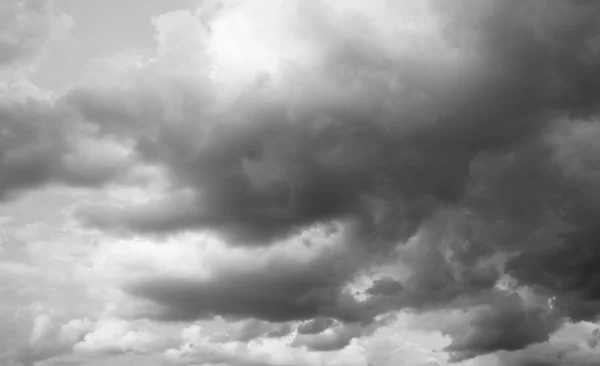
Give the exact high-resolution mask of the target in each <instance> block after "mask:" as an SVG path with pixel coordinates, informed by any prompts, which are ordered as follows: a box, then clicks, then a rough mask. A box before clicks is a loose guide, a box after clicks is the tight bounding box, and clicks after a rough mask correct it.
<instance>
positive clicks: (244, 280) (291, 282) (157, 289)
mask: <svg viewBox="0 0 600 366" xmlns="http://www.w3.org/2000/svg"><path fill="white" fill-rule="evenodd" d="M356 260H357V259H356V258H354V257H351V256H348V255H347V254H345V253H342V254H340V253H335V252H332V253H331V254H329V255H323V256H322V257H320V258H318V260H314V261H310V262H309V263H306V264H297V263H294V262H291V261H290V260H289V259H285V258H284V259H276V260H274V261H272V262H271V263H269V264H267V265H266V266H264V268H260V269H253V270H248V269H244V268H237V269H231V270H228V271H227V272H219V273H218V276H215V278H214V279H211V280H207V281H201V280H184V279H179V278H168V277H159V276H157V277H154V278H149V279H147V280H143V281H136V282H133V283H130V284H129V285H127V286H125V288H124V289H125V290H126V291H127V292H128V293H129V294H131V295H134V296H137V297H141V298H145V299H148V300H151V301H152V302H154V303H156V304H157V305H158V307H157V308H156V309H154V310H151V311H150V312H149V313H146V314H139V315H144V316H148V317H151V318H155V319H163V320H190V319H196V318H209V317H212V316H215V315H222V316H225V317H228V318H233V319H235V318H241V319H245V318H256V319H259V320H264V321H269V322H288V321H293V320H308V319H312V318H313V317H318V316H325V317H333V318H336V319H340V320H344V321H366V322H368V321H370V320H371V319H372V318H373V316H375V315H376V313H374V312H373V310H372V309H370V308H368V306H367V305H366V304H363V303H361V302H358V301H357V300H355V299H354V297H353V296H352V295H351V294H350V292H349V291H348V290H346V289H344V284H345V283H346V281H347V280H348V279H349V278H351V276H352V275H353V272H354V271H355V270H356V264H353V263H352V262H355V263H356Z"/></svg>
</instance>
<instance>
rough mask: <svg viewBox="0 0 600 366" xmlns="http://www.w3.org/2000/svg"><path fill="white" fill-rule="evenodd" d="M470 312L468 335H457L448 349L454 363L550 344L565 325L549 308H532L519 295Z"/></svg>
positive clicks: (506, 297) (497, 299)
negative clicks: (479, 356) (489, 354)
mask: <svg viewBox="0 0 600 366" xmlns="http://www.w3.org/2000/svg"><path fill="white" fill-rule="evenodd" d="M492 301H493V302H492V303H490V304H489V305H484V306H481V307H476V308H475V309H473V310H470V311H469V314H468V316H467V319H465V320H466V322H467V323H468V326H467V330H466V332H464V333H462V332H461V333H462V334H459V335H457V334H454V338H453V340H452V342H451V343H450V345H448V347H446V348H445V350H446V351H448V352H450V354H451V358H450V360H451V361H463V360H466V359H470V358H473V357H475V356H478V355H482V354H487V353H491V352H496V351H499V350H519V349H522V348H524V347H526V346H528V345H530V344H533V343H541V342H544V341H547V340H548V339H549V337H550V334H552V333H553V332H554V331H555V330H557V329H558V328H559V326H560V325H561V321H560V320H559V319H557V317H556V316H555V315H553V314H552V311H551V309H548V308H547V305H546V306H543V305H545V304H543V303H542V304H541V305H540V304H535V303H534V304H528V303H527V302H526V301H525V299H523V298H522V297H520V296H519V295H516V294H514V295H512V296H510V295H509V296H502V295H501V296H500V297H496V298H494V299H493V300H492Z"/></svg>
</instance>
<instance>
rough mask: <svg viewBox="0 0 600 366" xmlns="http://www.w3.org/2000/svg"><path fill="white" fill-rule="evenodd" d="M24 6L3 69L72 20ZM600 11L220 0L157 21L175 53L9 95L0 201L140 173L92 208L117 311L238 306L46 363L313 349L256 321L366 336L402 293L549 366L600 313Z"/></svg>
mask: <svg viewBox="0 0 600 366" xmlns="http://www.w3.org/2000/svg"><path fill="white" fill-rule="evenodd" d="M8 4H9V5H4V8H0V20H2V19H6V20H7V21H6V22H4V23H3V24H7V25H6V26H4V27H3V28H0V35H1V36H2V37H1V38H0V64H1V65H8V64H13V63H19V62H24V61H23V60H25V59H27V58H31V57H33V56H32V55H33V54H35V53H36V52H41V51H39V49H40V48H41V47H42V44H43V43H44V42H45V41H46V37H47V33H48V32H49V30H48V29H50V28H49V27H50V25H51V23H52V21H51V20H49V19H53V18H52V17H53V16H54V15H52V14H53V13H52V11H51V10H49V9H50V8H49V7H47V6H46V5H45V2H27V1H25V2H17V1H12V2H9V3H8ZM6 9H8V10H6ZM5 14H7V15H5ZM20 14H22V15H20ZM599 19H600V5H599V4H597V3H596V2H593V1H583V0H568V1H561V2H556V1H549V0H548V1H539V2H536V3H531V2H522V1H517V0H508V1H505V0H502V1H501V0H458V1H453V2H446V1H441V0H430V1H417V0H415V1H403V2H398V3H395V4H391V3H390V2H387V1H383V0H381V1H379V0H377V1H373V2H370V3H369V4H367V3H365V2H363V1H359V0H352V1H347V2H343V3H342V2H333V1H325V0H310V1H299V0H294V1H282V0H270V1H263V2H260V4H258V3H253V2H249V1H238V0H235V1H234V0H227V1H210V2H206V4H203V5H202V6H201V7H200V8H199V9H198V10H197V11H195V12H194V11H191V10H179V11H173V12H170V13H167V14H162V15H159V16H156V17H154V18H153V19H152V24H153V26H154V28H155V31H156V33H155V41H156V49H155V52H154V54H153V55H151V56H148V57H142V56H140V60H139V62H135V63H133V65H129V66H128V67H126V68H124V70H120V71H119V72H117V73H116V74H118V76H117V77H114V78H107V79H102V78H99V79H100V80H96V81H95V82H93V83H89V84H87V85H79V86H76V87H74V88H72V89H70V90H69V91H68V92H66V93H65V94H61V95H53V94H51V95H42V94H41V93H36V92H35V91H32V90H29V89H26V88H25V87H24V85H26V84H25V83H23V84H20V86H18V88H20V89H19V93H8V92H7V93H5V94H6V95H4V94H2V98H1V99H0V202H8V201H10V200H14V199H15V198H17V197H18V194H24V193H26V192H30V191H33V190H35V189H37V188H41V187H45V186H52V185H58V184H60V185H62V186H70V187H86V188H100V187H101V188H104V189H107V190H108V189H114V188H115V187H120V188H121V189H133V190H135V189H140V190H141V191H142V193H141V194H140V196H142V198H140V199H129V200H128V199H122V200H105V199H97V198H96V199H89V200H82V201H81V202H80V203H79V204H78V205H77V206H75V208H74V213H75V215H74V216H75V218H76V219H77V220H79V222H80V223H81V224H83V225H85V226H86V228H91V229H96V230H99V232H102V233H103V235H113V236H114V238H115V239H114V241H112V242H111V243H110V244H105V245H99V246H98V248H95V249H94V252H93V254H90V255H89V257H86V258H87V260H89V262H90V263H91V265H90V266H91V268H92V269H90V270H89V271H93V270H99V271H104V272H105V277H106V278H103V281H104V280H105V281H106V283H109V284H110V285H112V286H116V287H118V288H119V290H121V291H122V292H123V294H122V295H123V299H127V300H123V301H131V303H130V304H129V305H130V306H129V307H128V306H124V307H123V308H120V307H118V306H117V305H115V307H116V309H112V310H113V311H112V312H110V313H111V316H120V317H122V318H124V319H127V320H128V321H134V320H132V319H135V321H139V319H140V318H144V319H147V320H148V321H159V322H192V321H197V320H210V319H224V320H225V321H236V322H239V324H240V326H239V328H237V330H231V331H229V332H228V333H227V334H226V335H225V336H223V337H214V338H211V337H209V336H204V335H201V334H200V328H199V327H198V326H195V325H194V326H191V327H190V328H188V329H187V330H186V331H185V332H184V334H183V335H182V337H183V338H185V339H184V341H183V343H182V344H180V345H176V346H173V347H171V344H169V345H168V346H167V345H165V344H166V343H165V342H163V340H157V339H154V338H153V337H152V336H151V335H149V334H146V333H144V332H143V331H135V330H130V329H129V328H127V325H126V323H120V322H119V321H117V320H114V322H112V321H113V320H111V321H107V320H105V323H103V322H102V321H98V322H96V323H94V324H95V328H94V329H93V330H89V331H86V332H85V334H83V338H82V339H79V338H77V337H74V336H72V335H69V336H68V337H67V338H68V342H67V341H65V342H66V343H64V344H63V343H60V342H59V343H60V344H58V345H56V344H54V345H53V346H52V347H50V348H48V349H51V350H52V351H48V350H46V348H43V347H42V348H43V350H42V351H36V352H38V353H35V352H34V354H35V355H34V356H31V357H30V358H31V360H34V359H35V360H41V359H42V358H48V357H53V356H54V355H56V354H59V353H63V352H67V351H66V350H71V349H75V350H76V351H77V352H101V353H102V352H103V353H128V352H133V353H140V354H142V353H146V354H151V353H153V352H161V351H160V350H161V349H163V348H164V349H166V348H167V347H169V350H168V351H165V353H164V355H165V357H166V358H167V359H169V358H170V359H171V361H173V362H175V364H177V363H179V362H180V363H181V364H191V363H198V362H200V363H202V362H204V363H212V364H219V363H221V364H230V365H259V364H270V365H293V364H295V361H293V359H292V358H291V357H287V358H286V357H284V356H281V357H280V358H277V357H275V358H269V357H267V356H266V355H268V353H269V351H268V350H265V349H264V348H260V347H259V346H256V345H255V343H257V342H258V341H259V340H261V341H265V342H267V343H266V344H268V345H273V344H275V343H269V342H275V341H276V340H275V339H278V340H279V341H281V339H283V338H285V337H286V336H293V338H294V339H293V341H290V342H289V344H288V345H286V346H285V347H287V348H285V347H284V348H285V349H286V352H304V350H311V351H314V352H317V353H319V352H328V351H332V350H340V349H344V350H349V349H350V351H352V352H354V351H353V349H352V346H353V345H354V344H353V343H352V342H354V340H355V339H356V338H360V337H361V336H370V335H372V334H373V333H374V332H375V331H376V329H377V328H378V327H380V326H383V324H387V323H386V322H387V321H388V320H389V319H391V318H385V316H386V315H387V316H390V317H392V316H394V315H395V314H397V312H399V311H405V312H409V313H411V314H413V315H415V316H420V315H422V314H426V313H428V312H445V311H446V312H449V314H460V315H458V317H459V318H460V319H462V320H463V325H462V326H460V325H458V323H457V322H456V321H452V320H448V319H445V320H444V321H445V322H446V323H444V322H442V323H440V324H442V326H441V328H443V329H441V331H442V332H443V333H444V334H446V335H448V336H449V337H450V338H451V340H450V343H449V345H448V346H447V347H445V348H444V351H445V352H448V353H449V354H450V361H452V362H470V361H468V360H470V359H473V358H477V357H487V356H486V355H490V354H497V355H501V356H498V357H499V358H498V359H499V362H504V361H506V360H509V361H510V360H514V362H521V364H523V365H526V364H536V362H537V364H544V363H543V362H546V361H543V360H542V359H540V358H539V357H538V355H537V353H538V351H539V352H542V353H543V352H546V351H545V349H546V348H545V347H554V346H549V344H550V343H549V340H551V335H552V334H554V333H555V332H557V330H560V329H562V328H561V327H562V326H563V325H564V324H565V322H567V321H572V322H578V321H595V320H597V318H598V315H599V314H600V307H599V304H600V292H598V291H597V289H596V288H597V287H598V283H599V278H600V277H598V275H597V273H596V270H595V268H597V267H598V265H599V264H600V262H599V260H598V259H600V254H599V253H598V251H597V249H596V246H595V243H596V242H597V240H598V238H599V237H600V234H599V233H598V230H597V229H595V224H596V221H597V219H598V217H599V214H600V195H599V191H598V189H597V187H598V184H597V183H598V182H599V180H598V178H599V177H600V175H599V173H600V171H599V168H600V164H599V162H598V156H600V154H599V153H600V150H599V148H598V147H597V146H598V143H597V141H598V137H600V128H599V127H598V116H599V113H600V111H599V105H600V103H599V102H598V100H599V99H598V96H599V95H600V82H599V81H598V80H600V78H599V76H600V37H599V36H598V34H600V20H599ZM21 20H24V21H25V23H24V25H23V26H21V25H20V24H18V22H20V21H21ZM30 20H31V21H30ZM30 23H31V24H30ZM30 25H31V26H30ZM12 87H14V86H11V88H12ZM7 88H8V87H7ZM7 90H8V89H7ZM148 172H150V173H148ZM149 182H150V183H149ZM144 188H146V189H147V190H144ZM146 239H147V240H146ZM156 241H160V242H161V244H157V243H156ZM115 243H118V245H117V244H115ZM19 268H21V269H22V267H19ZM13 269H14V265H13ZM82 273H85V270H82ZM103 283H104V282H103ZM365 283H366V285H365ZM111 301H112V300H111ZM117 303H118V302H117V301H115V304H117ZM119 304H120V303H119ZM132 304H133V305H132ZM107 313H108V312H107ZM382 317H384V318H385V319H388V320H385V321H383V320H381V319H382ZM40 319H41V320H39V321H36V322H34V333H35V334H36V336H35V337H34V338H35V339H42V338H43V337H42V336H41V335H39V334H46V333H47V332H46V331H45V330H44V331H42V330H40V329H46V328H47V326H44V325H43V324H46V323H44V322H46V320H44V318H40ZM40 324H42V325H40ZM69 324H70V323H69ZM422 326H423V327H427V326H429V325H427V324H423V325H422ZM45 332H46V333H45ZM38 333H39V334H38ZM54 333H56V331H54ZM54 333H52V334H54ZM48 334H49V333H48ZM56 334H58V333H56ZM78 334H79V333H78ZM78 337H79V336H78ZM186 337H187V338H186ZM58 338H59V339H60V337H58ZM75 338H77V340H75ZM211 339H212V341H211ZM36 342H37V341H36ZM253 342H254V343H253ZM34 343H35V342H34ZM167 343H168V342H167ZM288 346H289V347H288ZM563 346H564V347H566V349H568V350H567V351H565V352H567V353H569V354H570V355H571V356H572V357H574V358H573V359H572V361H570V362H572V363H577V362H579V364H582V365H583V364H586V363H585V362H588V361H589V360H592V359H595V358H594V357H596V356H595V353H594V352H593V351H592V350H591V349H587V348H586V349H585V352H584V351H581V352H580V348H581V347H583V346H580V345H577V346H576V347H575V346H572V345H564V344H562V343H561V344H559V345H557V346H556V347H555V348H556V349H562V348H563ZM161 347H162V348H161ZM253 347H258V348H253ZM261 347H262V346H261ZM269 347H271V346H269ZM272 347H275V346H272ZM277 347H279V346H277ZM281 347H283V346H281ZM573 347H575V348H573ZM33 348H35V347H33ZM33 348H32V349H33ZM288 348H290V349H295V348H297V349H296V350H294V351H290V350H289V349H288ZM588 348H589V347H588ZM164 349H163V350H164ZM257 349H259V351H257ZM572 349H575V350H576V352H575V351H573V352H571V351H570V350H572ZM581 349H583V348H581ZM350 351H348V352H350ZM560 352H562V351H560ZM560 352H559V353H560ZM586 352H587V353H586ZM530 353H531V354H534V353H535V355H533V356H528V354H530ZM296 354H297V355H299V354H300V353H296ZM561 354H563V353H561ZM574 354H576V355H577V356H574ZM581 354H585V355H584V356H581ZM303 355H304V354H303ZM571 356H570V357H571ZM303 357H304V356H303ZM306 357H307V359H306V364H316V363H317V362H318V361H317V358H311V357H312V356H306ZM315 357H316V356H315ZM528 357H529V358H528ZM561 357H563V356H561ZM509 361H506V362H509ZM332 362H333V361H332ZM339 362H341V361H339ZM510 362H513V361H510ZM547 362H549V363H547V364H552V363H551V362H555V360H552V361H547ZM556 362H558V361H556ZM333 364H335V362H333ZM517 364H518V363H517Z"/></svg>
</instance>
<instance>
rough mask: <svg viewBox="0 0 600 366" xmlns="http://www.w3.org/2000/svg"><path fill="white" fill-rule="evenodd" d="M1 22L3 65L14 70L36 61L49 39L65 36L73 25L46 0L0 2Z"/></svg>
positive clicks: (0, 53)
mask: <svg viewBox="0 0 600 366" xmlns="http://www.w3.org/2000/svg"><path fill="white" fill-rule="evenodd" d="M0 23H1V24H2V26H0V68H9V71H11V72H15V71H17V70H18V69H19V68H21V67H22V66H23V65H29V64H30V63H32V62H34V61H35V59H36V58H38V57H39V56H40V55H41V54H42V53H43V51H44V48H45V47H46V46H47V44H48V43H51V42H55V41H57V40H59V39H61V38H64V37H65V35H67V34H68V33H69V31H70V30H71V28H72V27H73V26H74V22H73V19H72V18H71V17H70V16H68V15H66V14H59V13H57V12H55V10H54V9H53V6H52V3H51V2H50V1H47V0H25V1H19V0H7V1H5V2H3V3H2V5H1V6H0ZM0 71H4V70H0ZM9 75H10V74H9Z"/></svg>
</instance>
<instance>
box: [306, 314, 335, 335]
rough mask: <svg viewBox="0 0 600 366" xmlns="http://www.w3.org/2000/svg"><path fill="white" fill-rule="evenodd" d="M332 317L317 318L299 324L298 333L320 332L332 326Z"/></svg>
mask: <svg viewBox="0 0 600 366" xmlns="http://www.w3.org/2000/svg"><path fill="white" fill-rule="evenodd" d="M333 323H334V320H333V319H331V318H315V319H312V320H309V321H308V322H305V323H302V324H300V325H299V326H298V334H319V333H321V332H323V331H324V330H326V329H328V328H329V327H330V326H332V325H333Z"/></svg>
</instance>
